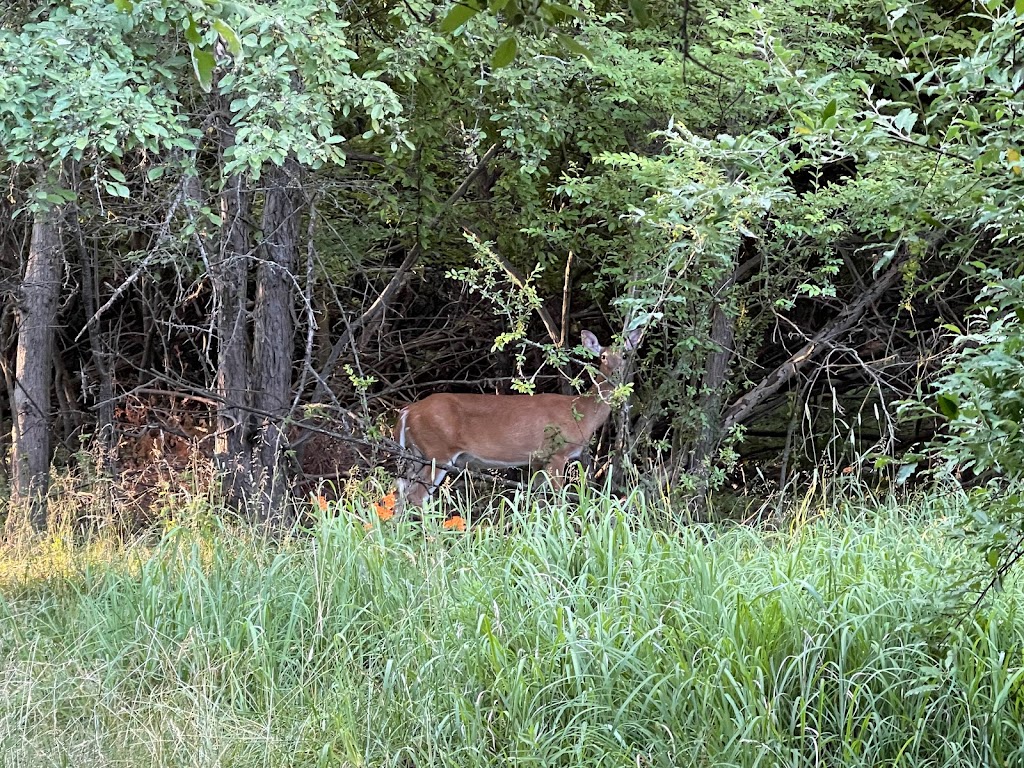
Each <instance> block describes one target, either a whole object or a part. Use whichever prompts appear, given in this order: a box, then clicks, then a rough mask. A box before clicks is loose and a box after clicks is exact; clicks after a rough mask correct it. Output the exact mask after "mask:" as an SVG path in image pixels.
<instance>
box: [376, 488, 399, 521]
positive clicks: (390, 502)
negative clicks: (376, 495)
mask: <svg viewBox="0 0 1024 768" xmlns="http://www.w3.org/2000/svg"><path fill="white" fill-rule="evenodd" d="M373 509H374V511H376V513H377V517H378V518H380V519H381V520H390V519H391V518H392V517H394V516H395V494H394V493H389V494H388V495H387V496H385V497H384V498H383V499H381V500H380V501H379V502H377V503H376V504H374V505H373Z"/></svg>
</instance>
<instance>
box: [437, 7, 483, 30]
mask: <svg viewBox="0 0 1024 768" xmlns="http://www.w3.org/2000/svg"><path fill="white" fill-rule="evenodd" d="M478 13H480V9H479V8H477V7H476V6H475V5H468V4H466V3H465V2H460V3H457V4H456V5H455V6H454V7H453V8H452V9H451V10H450V11H448V15H447V16H445V17H444V21H442V22H441V31H442V32H454V31H455V30H456V29H458V28H459V27H461V26H462V25H463V24H465V23H466V22H467V21H469V20H470V19H472V18H473V17H474V16H476V15H477V14H478Z"/></svg>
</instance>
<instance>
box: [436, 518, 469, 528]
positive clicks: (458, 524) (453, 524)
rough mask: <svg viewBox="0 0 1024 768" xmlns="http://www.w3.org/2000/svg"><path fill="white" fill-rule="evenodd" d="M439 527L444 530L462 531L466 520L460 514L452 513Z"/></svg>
mask: <svg viewBox="0 0 1024 768" xmlns="http://www.w3.org/2000/svg"><path fill="white" fill-rule="evenodd" d="M441 527H443V528H444V529H445V530H446V531H464V530H466V521H465V519H463V517H462V516H461V515H454V516H452V517H449V518H448V519H447V520H445V521H444V522H443V523H441Z"/></svg>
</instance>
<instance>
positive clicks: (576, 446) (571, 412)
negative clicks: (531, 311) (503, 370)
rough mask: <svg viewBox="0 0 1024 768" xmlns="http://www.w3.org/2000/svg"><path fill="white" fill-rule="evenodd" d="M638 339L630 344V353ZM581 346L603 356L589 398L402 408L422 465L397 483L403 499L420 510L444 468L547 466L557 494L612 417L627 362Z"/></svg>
mask: <svg viewBox="0 0 1024 768" xmlns="http://www.w3.org/2000/svg"><path fill="white" fill-rule="evenodd" d="M638 336H639V332H638V331H634V333H633V334H631V335H630V336H629V337H627V340H626V349H627V350H628V349H632V348H633V347H634V346H635V345H636V343H637V338H638ZM583 344H584V346H585V347H586V348H587V349H588V350H590V351H591V352H592V353H594V354H597V355H599V356H600V357H601V372H600V375H599V377H598V379H597V381H596V383H595V385H594V387H593V388H592V389H591V390H590V392H588V393H587V394H585V395H575V396H572V395H553V394H542V395H478V394H435V395H430V396H429V397H426V398H424V399H423V400H419V401H417V402H415V403H411V404H410V405H407V406H405V408H403V409H402V411H401V414H400V416H399V419H398V441H399V444H400V445H401V446H402V447H403V448H409V449H412V450H414V451H415V452H417V453H419V454H420V455H421V456H422V457H423V461H424V462H425V463H424V464H423V465H422V466H418V465H417V466H413V467H412V469H411V471H410V473H409V476H408V477H406V478H403V479H402V480H400V481H399V493H400V494H401V495H402V497H403V498H404V499H405V500H406V501H407V502H408V503H410V504H420V503H422V502H423V500H424V499H426V498H427V497H428V496H429V495H430V494H431V493H432V492H433V491H434V489H435V488H436V487H437V486H439V485H440V484H441V482H442V481H443V480H444V478H445V475H446V474H447V471H448V470H447V469H446V468H445V467H446V466H447V465H450V464H455V463H456V462H458V463H459V464H465V463H471V464H478V465H484V466H489V467H518V466H525V465H527V464H531V463H536V464H542V465H543V466H544V467H545V468H546V469H547V471H548V472H549V473H550V475H551V482H552V484H553V485H554V486H555V487H556V488H557V487H560V486H561V484H562V478H563V475H564V472H565V465H566V463H567V462H569V461H571V460H573V459H576V458H579V456H580V454H582V453H583V451H584V450H585V449H586V447H587V445H588V444H589V443H590V440H591V438H592V437H593V436H594V433H595V432H596V431H597V430H598V429H600V427H601V425H603V424H604V423H605V422H606V421H607V420H608V416H609V415H610V414H611V406H610V405H609V402H608V401H609V400H610V397H611V393H612V390H613V389H614V387H615V383H614V381H613V380H614V379H616V378H617V377H618V376H619V375H620V374H621V371H622V367H623V358H622V355H621V354H620V353H619V352H618V351H615V350H610V349H607V348H604V347H601V345H600V344H599V343H598V342H597V338H596V337H595V336H594V335H593V334H592V333H590V332H589V331H584V332H583Z"/></svg>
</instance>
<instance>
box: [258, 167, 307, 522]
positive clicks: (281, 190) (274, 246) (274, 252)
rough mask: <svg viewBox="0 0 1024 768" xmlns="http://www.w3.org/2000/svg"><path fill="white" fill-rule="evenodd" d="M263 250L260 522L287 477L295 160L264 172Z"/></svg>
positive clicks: (297, 203) (270, 514)
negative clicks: (285, 452) (285, 463)
mask: <svg viewBox="0 0 1024 768" xmlns="http://www.w3.org/2000/svg"><path fill="white" fill-rule="evenodd" d="M266 179H267V184H268V187H267V193H266V199H265V201H264V205H263V249H262V259H261V261H260V266H259V270H258V271H257V274H256V309H255V314H256V316H255V326H254V331H253V374H254V381H253V383H254V385H255V386H254V400H255V402H254V410H255V413H256V416H257V418H258V419H259V420H260V421H259V430H258V436H257V449H256V450H257V474H258V477H259V482H258V489H259V493H260V515H261V517H262V521H263V522H270V521H272V520H276V519H280V517H281V515H282V512H283V503H284V498H285V490H286V483H287V478H286V476H285V473H284V471H283V466H282V459H283V448H284V446H285V444H286V437H285V431H284V430H285V424H284V421H285V419H286V418H287V416H288V411H289V408H290V406H291V396H292V364H293V357H294V351H295V349H294V348H295V328H294V325H295V322H294V318H293V310H294V306H293V305H294V295H295V289H294V286H295V277H294V272H295V264H296V260H297V257H298V246H299V220H300V217H301V202H302V190H301V187H300V179H299V165H298V163H297V162H296V161H295V160H293V159H291V158H289V159H288V160H286V161H285V164H284V166H283V167H281V168H274V169H272V170H271V171H270V172H269V173H268V174H267V176H266Z"/></svg>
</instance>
